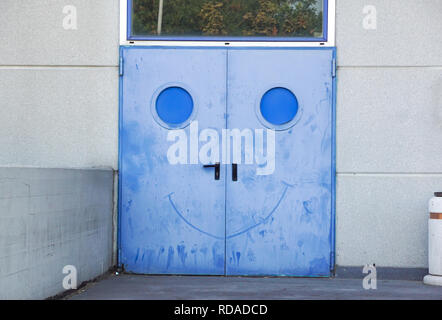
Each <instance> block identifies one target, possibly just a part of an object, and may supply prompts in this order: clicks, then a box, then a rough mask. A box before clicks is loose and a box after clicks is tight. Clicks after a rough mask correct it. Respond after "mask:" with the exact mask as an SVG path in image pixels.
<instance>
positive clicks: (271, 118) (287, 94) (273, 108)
mask: <svg viewBox="0 0 442 320" xmlns="http://www.w3.org/2000/svg"><path fill="white" fill-rule="evenodd" d="M258 117H259V118H260V120H261V122H263V124H264V125H265V126H266V127H269V128H272V129H275V130H285V129H287V128H289V127H291V126H293V125H295V123H296V122H297V120H298V119H299V104H298V99H297V98H296V96H295V95H294V94H293V92H292V91H290V90H289V89H286V88H283V87H276V88H272V89H270V90H268V91H267V92H265V93H264V95H263V96H262V98H261V101H260V104H259V112H258Z"/></svg>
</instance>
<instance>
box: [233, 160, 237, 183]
mask: <svg viewBox="0 0 442 320" xmlns="http://www.w3.org/2000/svg"><path fill="white" fill-rule="evenodd" d="M232 181H238V164H236V163H232Z"/></svg>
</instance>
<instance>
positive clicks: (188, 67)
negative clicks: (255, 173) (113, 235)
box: [120, 48, 227, 275]
mask: <svg viewBox="0 0 442 320" xmlns="http://www.w3.org/2000/svg"><path fill="white" fill-rule="evenodd" d="M122 54H123V57H124V75H123V80H122V95H123V97H122V106H123V107H122V112H121V115H122V127H121V132H120V141H121V150H120V152H121V155H122V158H121V163H120V170H121V177H122V180H121V181H120V182H121V186H122V189H121V211H120V216H121V222H120V224H121V225H120V233H121V234H120V236H121V264H124V267H125V269H126V270H128V271H131V272H136V273H150V274H218V275H219V274H224V256H225V253H224V248H225V241H224V237H223V236H224V234H225V185H224V184H225V179H224V175H222V176H221V179H220V180H219V181H214V179H213V170H207V169H204V168H203V167H202V165H200V164H193V165H171V164H169V162H168V160H167V150H168V147H169V146H170V145H171V144H172V142H168V141H167V134H168V132H169V130H168V129H167V128H164V127H163V126H160V125H159V124H158V123H157V122H156V121H155V119H154V117H153V115H152V112H151V106H152V103H155V101H152V99H154V97H155V96H157V92H158V91H160V92H161V90H162V89H161V88H164V87H167V86H169V85H168V84H171V85H170V86H177V85H178V86H180V87H184V88H186V90H187V88H189V90H187V91H189V93H190V94H191V96H192V99H193V102H194V104H195V108H197V109H198V112H197V113H196V114H195V119H194V120H197V121H198V122H199V127H200V129H204V128H214V129H216V130H219V131H220V130H221V129H222V128H223V127H224V126H225V120H224V114H225V105H226V80H225V79H226V54H227V53H226V50H204V49H189V50H169V49H158V50H157V49H146V48H123V49H122ZM185 130H186V132H187V135H188V137H189V127H187V128H186V129H185ZM172 194H173V198H172ZM169 199H173V203H172V202H171V201H170V200H169ZM177 212H181V213H182V215H183V217H185V219H187V221H188V222H190V223H193V224H197V225H199V226H200V228H201V229H202V230H205V232H207V233H210V234H216V235H221V236H222V237H221V239H217V238H213V237H208V236H207V235H206V234H205V233H202V232H198V231H196V230H195V229H194V228H192V227H190V226H189V224H188V223H186V221H185V220H183V219H182V218H181V217H179V216H178V215H177Z"/></svg>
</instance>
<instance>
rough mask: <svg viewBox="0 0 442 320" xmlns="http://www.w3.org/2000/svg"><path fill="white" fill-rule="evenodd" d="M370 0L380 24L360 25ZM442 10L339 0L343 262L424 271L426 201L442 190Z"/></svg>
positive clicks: (436, 3) (409, 0)
mask: <svg viewBox="0 0 442 320" xmlns="http://www.w3.org/2000/svg"><path fill="white" fill-rule="evenodd" d="M365 5H373V6H375V7H376V11H377V29H376V30H366V29H364V28H363V24H362V21H363V18H364V16H365V15H364V13H363V8H364V6H365ZM441 13H442V1H440V0H420V1H417V0H388V1H385V0H370V1H368V0H337V20H336V22H337V30H336V38H337V48H338V99H337V172H338V176H337V208H336V213H337V230H336V232H337V239H336V240H337V264H338V265H341V266H362V265H364V264H367V263H376V265H377V266H384V267H412V268H413V267H414V268H421V267H423V268H425V267H427V264H428V262H427V219H428V215H427V203H428V200H429V198H430V197H431V196H432V193H433V192H434V191H438V190H442V162H441V161H440V159H442V148H440V147H439V146H440V141H442V55H441V52H442V43H441V42H440V41H437V40H436V39H437V38H438V37H439V38H440V35H439V33H440V30H442V20H441V19H440V15H441ZM361 270H362V268H361ZM361 274H362V273H361Z"/></svg>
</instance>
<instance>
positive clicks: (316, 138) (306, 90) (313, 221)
mask: <svg viewBox="0 0 442 320" xmlns="http://www.w3.org/2000/svg"><path fill="white" fill-rule="evenodd" d="M332 59H333V50H320V51H314V50H266V51H262V50H229V56H228V61H229V64H228V93H229V94H228V105H227V113H228V114H229V117H228V127H229V128H239V129H243V128H256V129H259V128H263V126H262V125H261V123H260V121H259V120H258V119H257V117H254V116H253V110H254V108H256V104H257V103H259V101H260V98H261V97H262V95H263V93H265V92H267V90H268V89H269V88H272V87H283V88H287V89H289V90H290V91H292V92H293V93H294V94H295V95H296V97H297V99H298V102H299V106H300V109H302V116H301V118H300V119H299V121H298V122H297V123H296V124H295V125H294V126H293V127H291V128H288V129H286V130H282V131H277V132H276V166H275V172H274V173H273V174H272V175H268V176H257V175H256V173H255V172H256V165H244V164H240V165H238V181H237V182H232V183H229V182H228V183H227V193H226V203H227V206H226V229H227V232H228V233H229V231H230V230H238V229H241V228H242V227H243V226H244V225H247V224H250V225H253V224H256V223H257V222H258V221H260V222H262V223H261V224H260V225H259V227H257V228H255V229H253V230H250V231H249V232H247V233H246V234H243V235H242V236H240V237H236V238H232V239H227V240H226V273H227V274H229V275H288V276H328V275H329V274H330V268H331V255H330V253H331V251H332V243H331V232H330V231H331V228H330V226H331V219H332V216H331V212H332V184H333V180H332V174H333V173H332V171H333V170H332V160H331V159H332V135H333V130H332V128H333V122H332V115H333V110H332V109H333V78H332V72H331V65H332ZM230 170H231V169H230V168H229V169H228V171H230ZM229 174H230V173H229V172H228V176H229ZM283 183H284V185H290V186H291V187H290V188H288V189H284V185H283ZM283 192H286V194H285V197H283V198H282V200H280V197H281V194H282V193H283ZM278 201H280V204H279V206H278V208H277V210H276V211H275V212H274V213H273V214H272V215H271V216H270V217H269V216H268V212H270V210H271V209H272V208H273V207H274V204H275V203H276V202H278ZM239 257H241V258H239Z"/></svg>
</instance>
